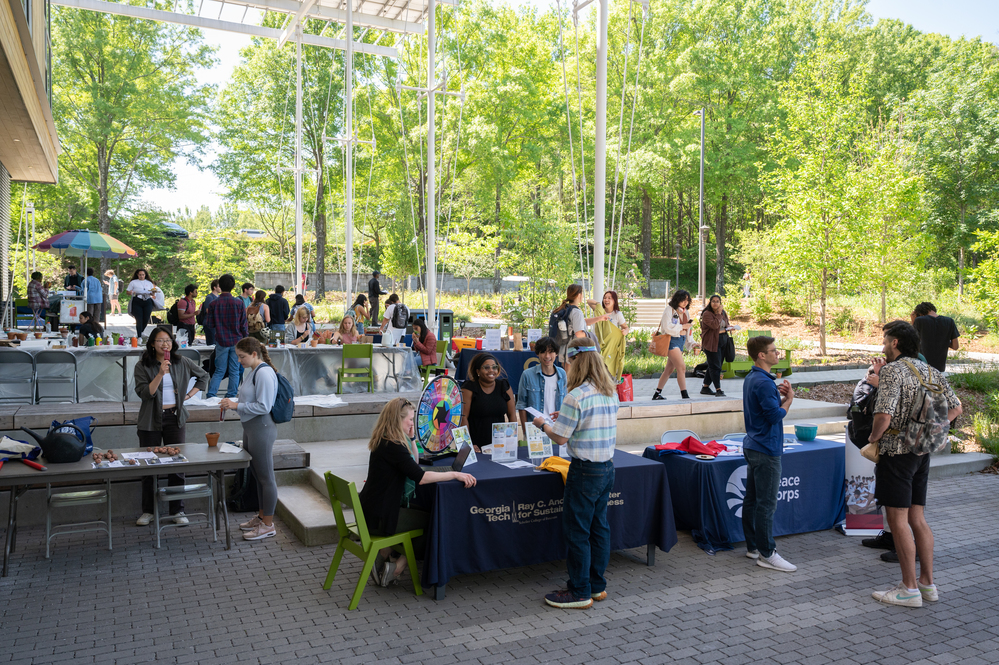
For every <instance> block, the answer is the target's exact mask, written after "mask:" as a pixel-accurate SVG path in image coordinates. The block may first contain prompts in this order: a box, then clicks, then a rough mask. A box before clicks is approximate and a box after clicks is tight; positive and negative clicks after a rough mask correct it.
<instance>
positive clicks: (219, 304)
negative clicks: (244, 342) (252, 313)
mask: <svg viewBox="0 0 999 665" xmlns="http://www.w3.org/2000/svg"><path fill="white" fill-rule="evenodd" d="M205 326H210V327H211V328H212V330H213V331H214V332H215V345H216V346H236V342H238V341H239V340H241V339H243V338H244V337H246V336H247V335H249V332H248V330H247V327H246V308H245V307H243V302H242V301H241V300H240V299H239V298H233V297H232V294H229V293H223V294H222V295H220V296H219V297H218V299H216V300H213V301H212V302H211V303H210V304H209V305H208V309H207V313H206V314H205Z"/></svg>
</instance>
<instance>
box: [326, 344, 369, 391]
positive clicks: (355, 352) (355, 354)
mask: <svg viewBox="0 0 999 665" xmlns="http://www.w3.org/2000/svg"><path fill="white" fill-rule="evenodd" d="M374 349H375V346H374V344H344V345H343V355H342V356H341V357H340V369H338V370H337V371H336V391H337V392H338V393H342V392H343V388H342V384H343V383H350V382H357V381H359V382H362V383H367V384H368V392H369V393H373V392H375V373H374V365H375V361H374V354H375V351H374ZM364 359H367V361H368V366H367V367H347V361H348V360H364Z"/></svg>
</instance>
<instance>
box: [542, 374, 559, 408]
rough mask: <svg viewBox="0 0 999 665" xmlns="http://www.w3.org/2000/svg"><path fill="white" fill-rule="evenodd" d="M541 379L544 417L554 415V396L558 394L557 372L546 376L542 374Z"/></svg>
mask: <svg viewBox="0 0 999 665" xmlns="http://www.w3.org/2000/svg"><path fill="white" fill-rule="evenodd" d="M541 378H542V380H544V382H545V415H546V416H548V415H551V414H553V413H555V394H556V393H557V392H558V372H555V373H554V374H552V375H551V376H548V375H547V374H545V373H544V372H542V373H541Z"/></svg>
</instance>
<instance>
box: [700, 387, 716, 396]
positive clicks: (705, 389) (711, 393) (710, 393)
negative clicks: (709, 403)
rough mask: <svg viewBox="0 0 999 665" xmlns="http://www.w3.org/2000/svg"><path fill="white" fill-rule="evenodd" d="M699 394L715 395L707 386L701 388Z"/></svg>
mask: <svg viewBox="0 0 999 665" xmlns="http://www.w3.org/2000/svg"><path fill="white" fill-rule="evenodd" d="M701 394H702V395H712V396H713V395H714V394H715V391H713V390H711V388H709V387H708V386H704V387H703V388H701Z"/></svg>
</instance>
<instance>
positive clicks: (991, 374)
mask: <svg viewBox="0 0 999 665" xmlns="http://www.w3.org/2000/svg"><path fill="white" fill-rule="evenodd" d="M947 381H948V382H949V383H950V385H951V386H953V387H955V388H964V389H966V390H973V391H975V392H977V393H987V394H995V393H999V371H996V370H986V369H974V370H972V371H970V372H961V373H960V374H949V375H948V376H947Z"/></svg>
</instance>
